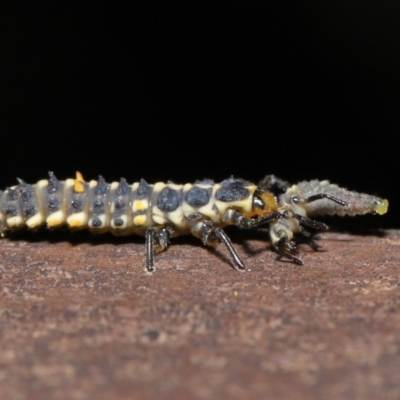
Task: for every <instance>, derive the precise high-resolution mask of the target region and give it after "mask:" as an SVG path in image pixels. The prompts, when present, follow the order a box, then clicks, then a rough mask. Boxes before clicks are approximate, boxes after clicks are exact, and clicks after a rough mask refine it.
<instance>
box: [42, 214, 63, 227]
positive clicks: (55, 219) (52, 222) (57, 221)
mask: <svg viewBox="0 0 400 400" xmlns="http://www.w3.org/2000/svg"><path fill="white" fill-rule="evenodd" d="M64 222H65V213H64V211H62V210H58V211H56V212H53V213H52V214H50V215H49V216H48V217H47V219H46V223H47V226H48V227H49V228H52V227H53V226H57V225H61V224H63V223H64Z"/></svg>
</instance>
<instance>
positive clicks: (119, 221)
mask: <svg viewBox="0 0 400 400" xmlns="http://www.w3.org/2000/svg"><path fill="white" fill-rule="evenodd" d="M123 224H124V220H123V219H122V218H114V225H115V226H122V225H123Z"/></svg>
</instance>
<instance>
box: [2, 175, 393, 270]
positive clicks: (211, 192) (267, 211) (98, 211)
mask: <svg viewBox="0 0 400 400" xmlns="http://www.w3.org/2000/svg"><path fill="white" fill-rule="evenodd" d="M387 209H388V201H387V200H383V199H381V198H379V197H376V196H373V195H368V194H363V193H357V192H352V191H348V190H347V189H343V188H340V187H339V186H337V185H335V184H331V183H330V182H329V181H318V180H312V181H304V182H300V183H298V184H297V185H290V184H289V183H288V182H286V181H284V180H282V179H279V178H277V177H275V176H274V175H267V176H266V177H265V178H264V179H262V180H261V181H260V182H259V183H258V184H257V185H256V184H254V183H252V182H249V181H246V180H244V179H240V178H233V177H231V178H228V179H226V180H224V181H222V182H220V183H215V182H214V181H212V180H210V179H204V180H200V181H196V182H195V183H193V184H192V183H187V184H185V185H180V184H175V183H172V182H167V183H163V182H157V183H155V184H148V183H147V182H146V181H145V180H143V179H142V180H140V181H139V182H135V183H133V184H128V183H127V181H126V180H125V179H124V178H121V180H120V181H119V182H113V183H110V184H109V183H107V182H106V181H105V180H104V178H103V177H102V176H99V178H98V180H97V181H95V180H93V181H90V182H85V181H84V179H83V177H82V175H81V174H80V173H79V172H77V173H76V177H75V178H73V179H67V180H65V181H59V180H58V179H57V178H56V177H55V175H54V174H53V173H52V172H49V177H48V179H45V180H41V181H39V182H37V183H35V184H32V185H31V184H27V183H25V182H24V181H23V180H21V179H18V185H16V186H12V187H10V188H7V189H6V190H5V191H4V192H1V191H0V233H1V235H2V236H4V235H5V234H6V233H7V232H9V231H14V230H17V229H20V228H23V227H27V228H29V229H36V228H39V227H40V226H43V225H47V226H48V227H49V228H56V227H59V226H62V225H67V226H68V227H69V228H71V229H89V230H90V231H91V232H93V233H103V232H112V233H113V234H114V235H129V234H137V235H142V236H144V237H145V242H146V268H147V270H148V271H154V254H155V253H156V252H160V251H163V250H165V249H166V248H167V246H168V244H169V239H170V238H171V237H175V236H178V235H184V234H192V235H194V236H196V237H198V238H199V239H201V240H202V242H203V243H204V244H205V245H209V246H215V245H217V244H218V243H220V242H222V243H224V245H225V246H226V248H227V250H228V252H229V253H230V255H231V257H232V260H233V265H234V267H235V269H236V270H243V269H244V268H245V266H244V263H243V262H242V260H241V259H240V257H239V255H238V254H237V252H236V250H235V248H234V247H233V245H232V242H231V240H230V239H229V237H228V235H227V234H226V233H225V231H224V230H223V228H224V227H226V226H229V225H235V226H237V227H239V228H242V229H257V228H258V227H260V226H263V225H266V224H268V225H269V233H270V238H271V242H272V246H273V248H274V250H275V251H276V252H277V253H278V254H279V255H280V256H283V257H286V258H288V259H289V260H291V261H293V262H294V263H296V264H302V263H303V262H302V261H301V260H300V259H299V258H297V257H296V256H295V253H296V238H297V237H298V236H300V237H302V239H303V241H306V242H307V243H308V244H309V245H310V246H311V247H312V248H313V249H317V248H318V246H317V245H316V243H315V242H314V241H313V239H312V235H311V234H310V233H309V232H308V231H307V230H306V229H305V227H311V228H314V229H319V230H326V229H327V226H326V225H325V224H323V223H321V222H318V221H315V220H313V219H311V217H315V216H319V215H333V214H338V215H356V214H366V213H372V214H380V215H382V214H385V213H386V212H387Z"/></svg>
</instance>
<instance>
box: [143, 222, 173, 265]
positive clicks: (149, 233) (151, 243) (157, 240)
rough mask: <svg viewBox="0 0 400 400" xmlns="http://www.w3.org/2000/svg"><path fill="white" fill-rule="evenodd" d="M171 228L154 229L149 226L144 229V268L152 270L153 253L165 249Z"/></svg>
mask: <svg viewBox="0 0 400 400" xmlns="http://www.w3.org/2000/svg"><path fill="white" fill-rule="evenodd" d="M172 232H173V231H172V228H170V227H168V226H167V227H165V228H161V229H160V230H158V231H156V230H155V229H154V228H152V227H150V228H147V230H146V235H145V237H146V268H147V270H148V271H149V272H154V270H155V268H154V254H155V253H159V252H161V251H163V250H165V249H166V248H167V247H168V245H169V238H170V236H171V234H172Z"/></svg>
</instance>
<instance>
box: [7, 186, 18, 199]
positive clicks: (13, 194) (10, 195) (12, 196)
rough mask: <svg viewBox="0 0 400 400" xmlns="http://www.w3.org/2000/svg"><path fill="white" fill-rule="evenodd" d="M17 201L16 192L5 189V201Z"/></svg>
mask: <svg viewBox="0 0 400 400" xmlns="http://www.w3.org/2000/svg"><path fill="white" fill-rule="evenodd" d="M14 200H18V192H17V191H16V190H15V189H12V188H8V189H7V201H14Z"/></svg>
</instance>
